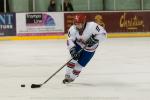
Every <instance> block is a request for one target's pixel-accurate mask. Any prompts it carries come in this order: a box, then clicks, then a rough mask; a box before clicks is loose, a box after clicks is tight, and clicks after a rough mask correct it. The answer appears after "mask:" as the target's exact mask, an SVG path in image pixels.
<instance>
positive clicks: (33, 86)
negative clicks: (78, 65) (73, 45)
mask: <svg viewBox="0 0 150 100" xmlns="http://www.w3.org/2000/svg"><path fill="white" fill-rule="evenodd" d="M85 48H86V46H85V47H84V48H82V49H81V50H80V51H78V54H80V53H81V52H82V51H83V50H84V49H85ZM71 60H73V58H71V59H70V60H69V61H68V62H66V63H65V64H64V65H63V66H62V67H60V68H59V69H58V70H57V71H56V72H55V73H53V74H52V75H51V76H50V77H49V78H48V79H47V80H46V81H45V82H43V83H42V84H32V85H31V88H40V87H41V86H43V85H44V84H46V83H47V82H48V81H49V80H50V79H51V78H52V77H54V76H55V75H56V74H57V73H58V72H59V71H60V70H61V69H63V68H64V67H65V66H66V65H67V63H69V62H70V61H71Z"/></svg>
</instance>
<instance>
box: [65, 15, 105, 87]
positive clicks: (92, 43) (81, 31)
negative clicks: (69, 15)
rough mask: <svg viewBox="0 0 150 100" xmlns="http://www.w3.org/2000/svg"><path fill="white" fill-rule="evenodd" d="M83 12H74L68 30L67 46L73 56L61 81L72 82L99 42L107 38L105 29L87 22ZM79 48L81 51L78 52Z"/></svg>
mask: <svg viewBox="0 0 150 100" xmlns="http://www.w3.org/2000/svg"><path fill="white" fill-rule="evenodd" d="M86 20H87V16H86V15H85V14H76V15H75V16H74V24H73V25H72V26H71V27H70V28H69V30H68V39H67V46H68V49H69V51H70V55H71V57H72V58H73V60H72V61H70V62H69V63H68V64H67V66H66V73H65V79H64V80H63V83H64V84H66V83H70V82H73V81H74V80H75V79H76V78H77V77H78V76H79V74H80V72H81V71H82V68H83V67H85V66H86V65H87V63H88V62H89V61H90V60H91V58H92V57H93V55H94V53H95V50H96V48H97V47H98V45H99V43H100V42H102V41H103V40H105V39H106V38H107V33H106V31H105V29H104V28H103V27H102V26H100V25H98V24H97V23H95V22H87V21H86ZM81 49H83V50H82V52H80V53H78V52H79V51H80V50H81Z"/></svg>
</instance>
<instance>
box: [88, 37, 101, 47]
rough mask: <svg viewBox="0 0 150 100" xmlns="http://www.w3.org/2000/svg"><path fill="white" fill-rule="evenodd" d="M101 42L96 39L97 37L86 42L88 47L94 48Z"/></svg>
mask: <svg viewBox="0 0 150 100" xmlns="http://www.w3.org/2000/svg"><path fill="white" fill-rule="evenodd" d="M98 41H99V40H97V39H95V35H93V34H92V36H91V37H90V38H89V39H88V40H87V41H86V44H87V46H88V47H91V46H93V45H94V44H96V43H98Z"/></svg>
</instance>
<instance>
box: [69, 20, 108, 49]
mask: <svg viewBox="0 0 150 100" xmlns="http://www.w3.org/2000/svg"><path fill="white" fill-rule="evenodd" d="M92 34H93V35H95V39H97V40H99V42H98V43H96V44H94V45H93V46H91V47H86V48H85V50H86V51H89V52H93V51H95V50H96V48H97V47H98V45H99V43H100V42H102V41H104V40H105V39H106V38H107V32H106V30H105V29H104V28H103V27H102V26H100V25H99V24H97V23H95V22H87V23H86V25H85V27H84V30H83V33H82V34H80V33H79V30H78V29H77V28H76V26H75V25H72V26H71V27H70V28H69V30H68V39H67V46H68V49H71V48H72V47H74V46H75V44H78V45H79V46H81V48H84V46H85V45H86V41H87V40H88V39H89V38H90V36H91V35H92Z"/></svg>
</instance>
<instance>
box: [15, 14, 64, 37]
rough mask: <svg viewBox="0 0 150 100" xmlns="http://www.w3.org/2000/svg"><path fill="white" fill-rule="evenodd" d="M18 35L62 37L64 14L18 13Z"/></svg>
mask: <svg viewBox="0 0 150 100" xmlns="http://www.w3.org/2000/svg"><path fill="white" fill-rule="evenodd" d="M16 18H17V35H18V36H20V35H21V36H34V35H39V36H42V35H44V36H45V35H62V34H64V14H63V13H61V12H59V13H56V12H55V13H54V12H50V13H49V12H41V13H40V12H37V13H35V12H34V13H17V14H16Z"/></svg>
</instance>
